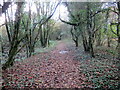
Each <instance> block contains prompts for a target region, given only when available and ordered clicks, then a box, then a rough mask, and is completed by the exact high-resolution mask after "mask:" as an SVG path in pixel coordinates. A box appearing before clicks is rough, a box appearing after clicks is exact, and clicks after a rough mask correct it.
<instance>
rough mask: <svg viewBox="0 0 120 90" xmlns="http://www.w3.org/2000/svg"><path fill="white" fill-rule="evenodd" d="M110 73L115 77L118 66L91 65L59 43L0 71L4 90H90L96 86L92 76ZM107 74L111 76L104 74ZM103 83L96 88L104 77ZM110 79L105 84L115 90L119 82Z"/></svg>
mask: <svg viewBox="0 0 120 90" xmlns="http://www.w3.org/2000/svg"><path fill="white" fill-rule="evenodd" d="M93 62H94V64H93ZM106 62H107V61H106ZM95 65H98V66H100V65H102V66H103V67H104V66H106V65H107V66H106V68H105V67H104V69H103V68H100V69H99V70H100V71H97V70H96V68H97V69H98V66H95ZM90 68H91V69H90ZM93 68H94V69H93ZM94 70H96V71H94ZM109 70H112V71H113V72H110V73H112V75H118V69H117V66H115V65H114V64H113V63H112V64H106V63H97V62H96V61H95V60H94V59H93V60H92V62H91V57H90V55H89V54H87V53H84V51H83V49H77V48H75V46H74V45H73V44H70V43H66V42H64V41H59V43H58V45H57V46H56V47H55V48H54V49H53V50H52V51H49V52H45V53H40V54H38V55H34V56H32V57H30V58H28V59H25V60H23V61H16V62H15V64H14V66H13V67H11V68H9V69H7V70H5V71H3V80H4V81H3V87H4V88H7V90H8V88H86V89H84V90H89V89H90V88H93V87H96V86H95V85H94V82H92V78H93V77H94V76H95V75H96V76H97V77H98V76H99V77H101V76H103V75H105V73H106V71H107V72H108V71H109ZM88 73H90V75H88ZM93 74H95V75H94V76H93ZM107 75H111V74H108V73H107ZM106 77H107V76H106ZM106 77H105V78H106ZM94 78H95V77H94ZM100 80H101V79H100ZM102 80H103V81H100V82H98V85H101V84H102V85H103V83H104V78H102ZM109 80H112V81H109ZM109 80H107V81H109V83H110V84H109V83H108V84H109V85H113V86H116V87H117V85H118V82H119V81H120V80H119V79H118V77H117V76H112V79H111V78H109ZM98 85H97V86H98ZM103 86H104V88H106V87H109V86H108V85H103ZM90 90H91V89H90Z"/></svg>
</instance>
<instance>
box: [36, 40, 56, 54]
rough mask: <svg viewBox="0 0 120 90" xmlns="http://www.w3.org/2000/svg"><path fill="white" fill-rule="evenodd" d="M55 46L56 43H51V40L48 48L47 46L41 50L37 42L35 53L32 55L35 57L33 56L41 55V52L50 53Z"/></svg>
mask: <svg viewBox="0 0 120 90" xmlns="http://www.w3.org/2000/svg"><path fill="white" fill-rule="evenodd" d="M57 44H58V41H52V40H51V41H50V45H49V46H47V47H45V48H42V47H40V42H38V43H37V46H36V48H35V53H34V55H35V54H39V53H41V52H49V51H51V50H52V49H53V48H54V47H55V46H56V45H57Z"/></svg>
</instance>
